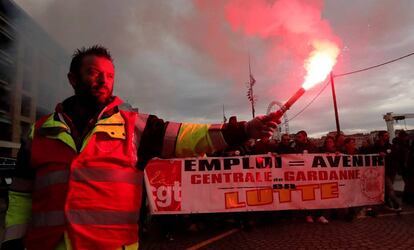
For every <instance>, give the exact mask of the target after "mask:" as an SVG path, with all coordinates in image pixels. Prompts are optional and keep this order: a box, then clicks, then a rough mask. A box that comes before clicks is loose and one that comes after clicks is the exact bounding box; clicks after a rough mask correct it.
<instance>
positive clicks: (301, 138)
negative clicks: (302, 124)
mask: <svg viewBox="0 0 414 250" xmlns="http://www.w3.org/2000/svg"><path fill="white" fill-rule="evenodd" d="M295 141H296V142H297V143H300V144H305V143H306V141H307V138H306V136H305V135H304V134H302V133H298V134H296V135H295Z"/></svg>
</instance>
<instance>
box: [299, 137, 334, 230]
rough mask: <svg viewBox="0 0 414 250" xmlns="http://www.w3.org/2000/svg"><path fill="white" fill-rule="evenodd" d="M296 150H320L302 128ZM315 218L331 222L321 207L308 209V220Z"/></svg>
mask: <svg viewBox="0 0 414 250" xmlns="http://www.w3.org/2000/svg"><path fill="white" fill-rule="evenodd" d="M294 152H295V153H298V154H306V153H317V152H318V150H317V148H316V146H315V145H314V144H313V143H312V142H311V141H310V140H309V139H308V134H307V133H306V131H304V130H301V131H299V132H297V133H296V135H295V146H294ZM313 218H317V221H318V222H319V223H322V224H327V223H329V221H328V220H327V219H326V218H325V217H324V216H323V214H322V210H320V209H316V210H308V211H307V212H306V217H305V220H306V222H308V223H313V222H314V219H313Z"/></svg>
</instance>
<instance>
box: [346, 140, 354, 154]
mask: <svg viewBox="0 0 414 250" xmlns="http://www.w3.org/2000/svg"><path fill="white" fill-rule="evenodd" d="M355 148H356V144H355V141H354V140H350V141H349V142H348V143H346V144H345V150H346V151H347V152H352V151H353V150H354V149H355Z"/></svg>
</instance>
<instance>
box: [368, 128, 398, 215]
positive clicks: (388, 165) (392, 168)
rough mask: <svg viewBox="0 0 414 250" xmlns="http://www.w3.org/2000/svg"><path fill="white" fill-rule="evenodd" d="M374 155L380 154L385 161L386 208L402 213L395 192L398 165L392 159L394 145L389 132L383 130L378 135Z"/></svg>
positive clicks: (373, 150)
mask: <svg viewBox="0 0 414 250" xmlns="http://www.w3.org/2000/svg"><path fill="white" fill-rule="evenodd" d="M372 153H378V154H380V155H381V156H384V159H385V206H386V207H387V208H389V209H392V210H396V211H400V210H401V202H400V201H399V199H398V198H397V196H396V195H395V192H394V186H393V184H394V179H395V176H396V175H397V171H398V169H397V168H398V165H397V164H396V162H395V161H394V160H393V157H392V145H391V143H390V135H389V134H388V132H387V131H385V130H382V131H379V132H378V134H377V141H376V142H375V144H374V146H373V149H372Z"/></svg>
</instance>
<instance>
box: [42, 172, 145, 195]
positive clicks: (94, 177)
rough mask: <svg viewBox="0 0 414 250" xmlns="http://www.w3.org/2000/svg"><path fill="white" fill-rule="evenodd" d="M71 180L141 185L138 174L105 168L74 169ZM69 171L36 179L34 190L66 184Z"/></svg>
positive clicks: (53, 173)
mask: <svg viewBox="0 0 414 250" xmlns="http://www.w3.org/2000/svg"><path fill="white" fill-rule="evenodd" d="M71 178H72V180H74V181H80V182H89V181H97V182H123V183H129V184H135V185H141V184H142V176H141V175H140V174H139V173H138V172H131V171H128V172H126V171H120V170H116V169H105V168H76V169H74V170H73V173H72V176H71ZM68 179H69V171H67V170H59V171H53V172H50V173H48V174H46V175H43V176H40V177H38V178H36V182H35V190H39V189H42V188H46V187H49V186H52V185H56V184H61V183H67V182H68Z"/></svg>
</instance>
